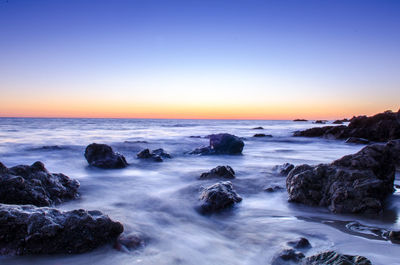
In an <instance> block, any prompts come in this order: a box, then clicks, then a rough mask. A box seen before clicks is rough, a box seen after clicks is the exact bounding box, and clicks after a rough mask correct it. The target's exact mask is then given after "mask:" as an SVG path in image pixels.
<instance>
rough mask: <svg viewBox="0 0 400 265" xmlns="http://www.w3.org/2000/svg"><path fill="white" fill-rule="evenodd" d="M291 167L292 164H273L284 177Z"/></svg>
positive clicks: (292, 166)
mask: <svg viewBox="0 0 400 265" xmlns="http://www.w3.org/2000/svg"><path fill="white" fill-rule="evenodd" d="M293 168H294V165H293V164H290V163H285V164H283V165H279V166H275V168H274V169H275V170H277V171H278V172H279V174H280V175H282V176H285V177H286V176H287V175H288V174H289V172H290V171H291V170H292V169H293Z"/></svg>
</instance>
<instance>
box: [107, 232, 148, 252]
mask: <svg viewBox="0 0 400 265" xmlns="http://www.w3.org/2000/svg"><path fill="white" fill-rule="evenodd" d="M142 246H144V241H143V239H142V238H141V237H140V236H138V235H121V236H120V237H119V238H118V239H117V240H116V241H115V244H114V248H115V249H116V250H118V251H123V252H129V251H132V250H135V249H138V248H139V247H142Z"/></svg>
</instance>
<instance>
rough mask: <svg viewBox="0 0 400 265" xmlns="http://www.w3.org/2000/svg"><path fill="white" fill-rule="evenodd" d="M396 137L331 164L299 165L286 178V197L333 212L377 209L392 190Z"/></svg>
mask: <svg viewBox="0 0 400 265" xmlns="http://www.w3.org/2000/svg"><path fill="white" fill-rule="evenodd" d="M399 153H400V140H396V141H390V142H389V143H387V144H373V145H369V146H366V147H364V148H363V149H362V150H361V151H359V152H358V153H355V154H352V155H347V156H344V157H342V158H340V159H338V160H336V161H334V162H333V163H331V164H320V165H317V166H310V165H300V166H297V167H295V168H294V169H293V170H292V171H290V173H289V175H288V176H287V179H286V188H287V191H288V193H289V201H291V202H299V203H304V204H307V205H318V206H326V207H328V208H329V210H330V211H332V212H335V213H379V212H381V211H382V210H383V204H384V200H385V199H386V197H387V196H389V195H390V194H392V193H393V191H394V187H393V182H394V175H395V163H396V162H398V160H399V156H398V154H399Z"/></svg>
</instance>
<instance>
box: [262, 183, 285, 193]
mask: <svg viewBox="0 0 400 265" xmlns="http://www.w3.org/2000/svg"><path fill="white" fill-rule="evenodd" d="M283 189H284V188H283V187H281V186H278V185H276V186H271V187H268V188H265V189H264V191H266V192H276V191H280V190H283Z"/></svg>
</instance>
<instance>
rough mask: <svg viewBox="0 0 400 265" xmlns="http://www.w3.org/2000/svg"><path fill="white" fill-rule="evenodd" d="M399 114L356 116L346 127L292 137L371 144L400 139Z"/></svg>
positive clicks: (317, 130) (298, 134)
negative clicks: (350, 140) (367, 142)
mask: <svg viewBox="0 0 400 265" xmlns="http://www.w3.org/2000/svg"><path fill="white" fill-rule="evenodd" d="M399 117H400V112H398V113H394V112H392V111H385V112H383V113H379V114H376V115H374V116H371V117H367V116H358V117H353V118H352V119H351V120H350V123H349V125H348V126H344V125H341V126H324V127H318V128H311V129H307V130H304V131H297V132H295V133H294V136H305V137H325V138H334V139H347V138H349V137H356V138H364V139H366V140H369V141H373V142H386V141H389V140H395V139H400V118H399Z"/></svg>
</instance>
